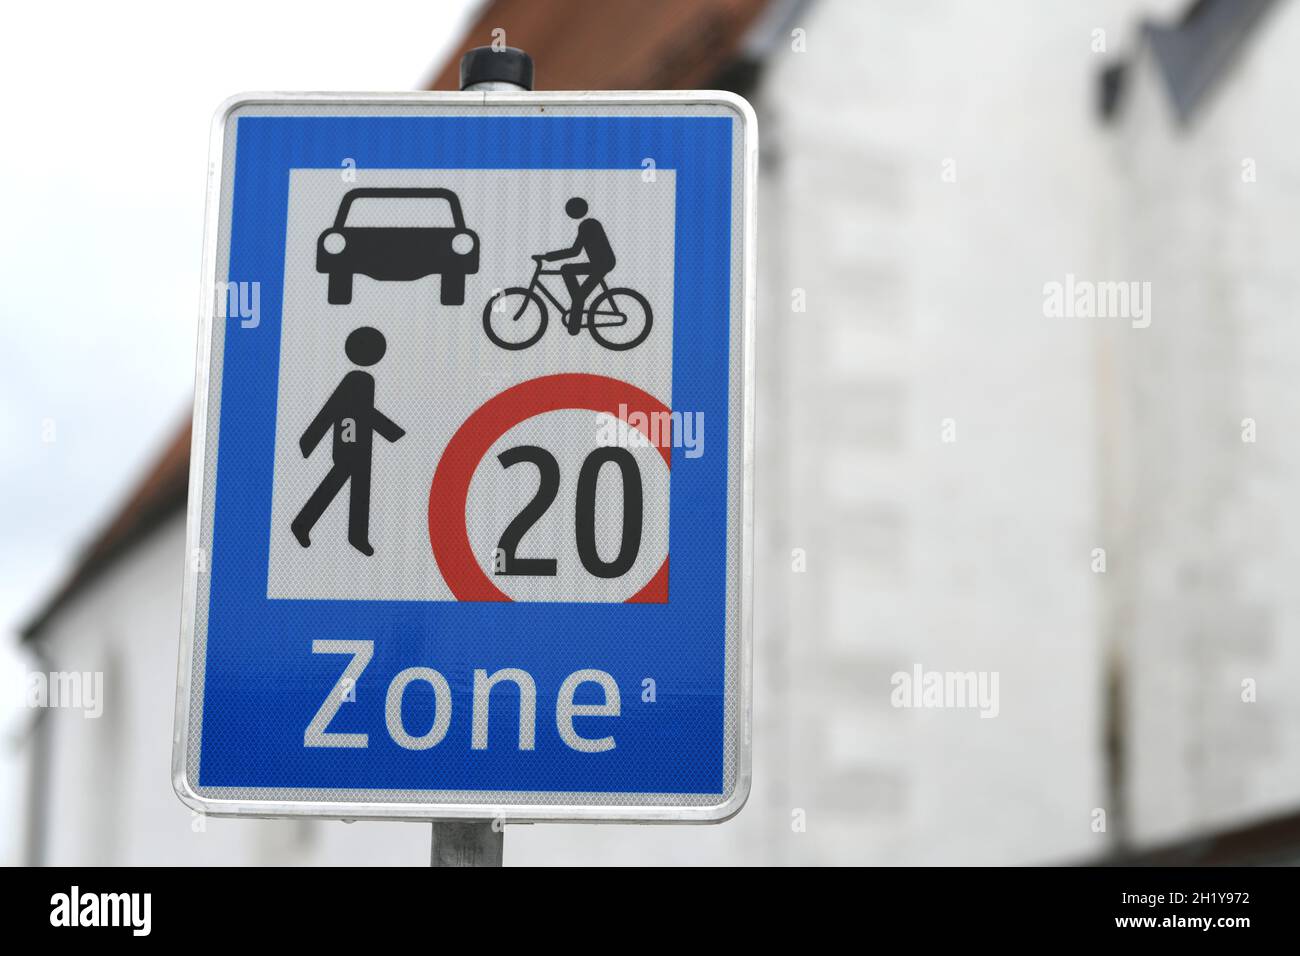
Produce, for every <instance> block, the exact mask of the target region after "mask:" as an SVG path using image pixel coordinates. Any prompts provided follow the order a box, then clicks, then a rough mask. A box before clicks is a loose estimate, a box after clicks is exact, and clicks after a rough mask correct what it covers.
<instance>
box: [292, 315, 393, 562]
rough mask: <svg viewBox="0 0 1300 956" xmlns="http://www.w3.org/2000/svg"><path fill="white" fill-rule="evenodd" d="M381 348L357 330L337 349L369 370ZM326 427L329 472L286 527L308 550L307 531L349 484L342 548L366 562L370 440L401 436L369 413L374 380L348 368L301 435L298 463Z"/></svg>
mask: <svg viewBox="0 0 1300 956" xmlns="http://www.w3.org/2000/svg"><path fill="white" fill-rule="evenodd" d="M387 347H388V346H387V343H386V342H385V341H384V336H383V333H382V332H380V331H379V330H378V329H372V328H369V327H362V328H359V329H355V330H354V331H353V332H352V334H350V335H349V336H348V338H347V342H345V343H344V346H343V350H344V351H345V352H346V353H347V356H348V358H349V359H351V360H352V361H353V362H354V363H356V364H357V365H363V366H370V365H374V364H375V363H376V362H378V361H379V360H380V359H382V358H383V357H384V352H385V350H386V349H387ZM331 428H332V429H333V430H334V467H332V468H331V469H330V470H329V474H327V475H326V476H325V478H324V480H323V481H321V483H320V486H319V487H318V488H317V489H316V490H315V491H314V492H312V495H311V497H310V498H308V499H307V503H306V504H305V505H303V506H302V511H300V512H298V517H296V518H294V519H293V523H292V524H291V525H290V527H291V528H292V530H293V536H294V537H295V538H297V539H298V543H299V544H301V545H302V546H303V547H304V548H309V547H311V537H310V535H311V529H312V527H313V526H315V524H316V522H317V521H319V520H320V516H321V515H322V514H324V513H325V509H326V508H328V507H329V504H330V502H331V501H333V500H334V497H335V496H336V495H337V494H338V493H339V492H340V491H342V490H343V486H344V485H345V484H349V483H350V486H349V488H348V543H349V544H351V545H352V547H354V548H356V549H357V550H358V551H360V552H361V553H362V554H364V555H366V556H367V557H369V556H370V555H372V554H374V553H375V549H374V548H373V547H371V546H370V467H371V456H372V451H373V448H374V435H375V433H376V432H378V433H379V435H380V437H382V438H386V439H387V440H388V441H390V442H395V441H397V440H398V439H399V438H401V437H402V436H403V435H405V434H406V432H405V430H403V429H402V428H400V427H399V426H398V425H396V424H394V423H393V421H392V420H390V419H389V418H388V417H387V416H386V415H384V413H383V412H381V411H379V409H377V408H375V378H374V376H373V375H371V374H370V373H369V372H363V371H361V370H360V369H353V370H352V371H350V372H348V373H347V374H346V375H344V376H343V381H341V382H339V385H338V388H336V389H334V394H332V395H331V396H330V397H329V399H328V400H327V401H326V402H325V406H324V407H323V408H322V409H321V410H320V411H319V412H317V414H316V417H315V418H314V419H312V422H311V424H310V425H308V426H307V430H306V431H305V432H303V433H302V438H301V439H299V441H298V447H299V448H301V449H302V456H303V457H304V458H310V457H311V453H312V452H313V451H314V450H315V449H316V446H317V445H318V444H320V440H321V439H322V438H324V437H325V433H326V432H327V431H329V430H330V429H331Z"/></svg>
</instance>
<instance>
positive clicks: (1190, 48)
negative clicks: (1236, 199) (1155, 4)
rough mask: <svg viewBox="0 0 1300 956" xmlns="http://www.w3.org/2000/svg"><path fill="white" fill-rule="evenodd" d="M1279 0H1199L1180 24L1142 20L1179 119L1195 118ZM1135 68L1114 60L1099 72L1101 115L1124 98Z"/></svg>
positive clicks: (1145, 41)
mask: <svg viewBox="0 0 1300 956" xmlns="http://www.w3.org/2000/svg"><path fill="white" fill-rule="evenodd" d="M1274 3H1275V0H1195V2H1193V3H1192V4H1191V5H1190V6H1188V7H1187V9H1186V10H1185V11H1184V13H1183V16H1182V17H1181V18H1180V19H1179V20H1178V22H1177V23H1173V24H1162V23H1151V22H1145V23H1143V24H1142V43H1143V44H1144V45H1145V46H1146V47H1147V48H1148V49H1150V51H1151V56H1152V59H1153V60H1154V61H1155V64H1156V68H1157V70H1158V71H1159V73H1160V76H1161V77H1162V79H1163V80H1164V85H1165V91H1166V92H1167V93H1168V94H1169V100H1170V104H1171V105H1172V106H1173V108H1174V113H1175V115H1176V116H1177V117H1178V119H1179V121H1180V122H1182V123H1186V122H1188V121H1190V120H1191V118H1192V116H1193V115H1194V114H1195V112H1196V110H1197V108H1198V107H1199V106H1200V105H1201V104H1202V102H1203V101H1204V100H1205V98H1206V96H1207V95H1208V94H1209V93H1210V92H1211V91H1213V90H1214V89H1215V87H1216V86H1217V85H1218V84H1219V83H1220V82H1221V81H1222V79H1223V78H1224V76H1225V75H1226V74H1227V72H1228V70H1229V68H1230V67H1231V66H1232V64H1233V63H1234V62H1235V60H1236V58H1237V56H1238V55H1239V54H1240V53H1241V51H1242V50H1243V48H1244V47H1245V45H1246V42H1247V40H1248V39H1249V38H1250V35H1251V34H1252V33H1253V32H1254V30H1255V28H1256V27H1257V26H1258V25H1259V22H1260V20H1261V19H1262V18H1263V16H1264V14H1265V13H1267V12H1268V10H1269V9H1270V8H1271V7H1272V6H1273V5H1274ZM1130 73H1131V70H1128V69H1127V64H1125V63H1119V64H1111V65H1110V66H1107V67H1106V68H1105V69H1104V70H1103V71H1102V74H1101V77H1100V80H1099V83H1100V93H1099V100H1100V107H1101V113H1102V116H1103V117H1105V118H1107V119H1110V118H1113V117H1114V116H1115V115H1116V113H1117V112H1118V110H1119V107H1120V104H1121V103H1122V102H1123V98H1124V93H1125V89H1126V86H1127V82H1128V78H1129V74H1130Z"/></svg>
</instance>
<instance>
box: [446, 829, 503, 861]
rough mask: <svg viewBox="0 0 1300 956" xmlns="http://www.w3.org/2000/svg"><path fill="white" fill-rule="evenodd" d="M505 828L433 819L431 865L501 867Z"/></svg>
mask: <svg viewBox="0 0 1300 956" xmlns="http://www.w3.org/2000/svg"><path fill="white" fill-rule="evenodd" d="M505 836H506V835H505V827H503V826H502V825H501V824H500V823H499V822H496V821H493V820H434V821H433V846H432V849H431V850H430V853H429V865H430V866H500V865H501V858H502V856H503V855H504V853H505V842H506V841H505Z"/></svg>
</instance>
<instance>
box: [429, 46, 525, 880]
mask: <svg viewBox="0 0 1300 956" xmlns="http://www.w3.org/2000/svg"><path fill="white" fill-rule="evenodd" d="M460 88H461V89H462V90H476V91H480V92H482V91H488V92H491V91H496V90H504V91H509V92H519V91H521V90H522V91H524V92H527V91H529V90H531V89H532V88H533V59H532V57H530V56H529V55H528V54H527V53H525V52H524V51H523V50H518V49H515V48H514V47H505V48H504V49H500V50H494V49H493V48H492V47H490V46H481V47H476V48H475V49H473V50H470V51H468V52H467V53H466V54H465V55H464V56H462V57H461V58H460ZM432 838H433V842H432V846H431V847H430V850H429V865H430V866H500V865H501V860H502V857H503V856H504V854H505V842H506V841H505V828H504V827H502V826H501V825H500V824H499V823H498V822H496V821H493V820H434V821H433V833H432Z"/></svg>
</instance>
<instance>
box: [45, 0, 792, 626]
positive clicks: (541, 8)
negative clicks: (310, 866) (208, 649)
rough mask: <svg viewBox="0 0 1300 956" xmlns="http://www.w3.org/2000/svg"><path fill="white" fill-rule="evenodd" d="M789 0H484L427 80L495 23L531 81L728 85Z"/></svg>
mask: <svg viewBox="0 0 1300 956" xmlns="http://www.w3.org/2000/svg"><path fill="white" fill-rule="evenodd" d="M797 6H798V4H797V3H790V2H789V0H782V2H777V3H773V4H770V3H769V0H660V2H657V3H653V4H651V3H647V2H645V0H602V2H600V3H591V2H588V0H552V2H550V3H545V4H542V3H536V2H533V0H496V2H493V3H487V4H484V5H483V7H482V9H481V11H480V12H479V15H478V16H477V18H476V19H475V20H474V22H473V24H472V25H471V26H470V28H469V30H468V31H467V33H466V36H465V39H464V41H463V42H462V43H461V45H460V46H459V47H458V48H457V49H456V50H454V51H453V52H452V54H451V56H450V57H448V59H447V62H446V63H445V64H444V66H443V68H442V69H441V71H440V72H439V73H438V74H437V76H436V78H435V79H434V80H433V82H432V84H430V86H429V89H442V90H446V89H456V88H457V83H458V70H459V63H460V57H461V54H462V53H463V52H464V51H465V50H467V49H469V48H470V47H475V46H487V45H489V44H490V43H491V42H492V40H493V34H492V31H493V30H494V29H498V28H499V29H503V30H505V31H506V32H505V36H506V42H508V43H509V44H510V45H511V46H517V47H522V48H523V49H525V50H527V51H528V52H529V53H530V54H531V55H532V57H533V59H534V61H535V62H536V63H537V86H538V89H551V90H557V89H558V90H565V89H597V90H599V89H608V90H618V89H631V90H636V89H642V90H652V89H690V88H694V87H709V86H713V87H717V86H723V87H724V88H731V89H735V88H737V85H738V83H739V80H738V79H737V77H745V78H751V77H752V70H750V69H746V68H744V66H743V64H744V63H745V62H746V61H747V60H748V59H749V58H750V57H752V56H754V55H756V54H757V53H759V52H762V51H756V50H755V49H754V48H753V47H752V45H750V46H747V45H746V43H747V39H748V38H749V37H750V30H751V28H752V27H754V26H755V24H756V22H757V21H759V19H760V15H761V14H762V13H764V11H765V10H768V9H769V7H771V8H775V9H777V10H778V12H779V11H780V10H785V11H786V15H787V16H788V15H789V13H790V12H791V11H792V10H793V9H795V8H797ZM189 453H190V426H189V425H188V424H187V425H186V426H185V427H184V428H182V429H181V430H180V431H179V432H178V433H177V434H176V435H175V436H174V437H173V438H172V440H171V442H170V443H169V444H168V446H167V450H166V451H165V452H164V453H163V455H162V456H161V458H159V459H158V461H157V462H156V463H155V464H154V465H153V467H152V468H151V469H150V470H149V471H148V473H147V474H146V476H145V478H144V480H143V481H141V483H140V484H139V485H138V486H136V488H135V490H134V491H133V492H132V493H131V495H130V497H129V498H128V499H127V501H126V503H125V504H124V505H123V506H122V507H121V508H120V509H119V510H118V511H117V513H116V514H115V515H114V517H113V518H112V520H111V521H109V523H108V524H107V526H106V527H104V529H103V530H102V531H100V533H99V534H98V535H97V536H96V537H95V538H94V539H93V541H92V542H91V544H90V546H89V547H88V548H86V550H85V551H84V552H83V553H82V554H81V556H80V558H79V559H78V561H77V563H76V566H75V567H74V569H73V571H72V574H71V575H70V576H69V577H68V579H67V580H66V581H64V583H63V584H62V586H61V587H60V588H59V589H58V590H57V591H56V592H55V593H54V595H53V596H52V597H51V598H50V599H49V600H48V601H47V602H46V603H45V604H44V605H43V606H42V607H41V609H40V611H39V612H38V613H37V614H36V615H35V617H34V618H33V619H32V620H31V622H30V623H28V624H27V625H26V626H25V627H24V628H23V629H22V636H23V637H24V639H26V638H31V637H34V636H37V635H38V634H39V633H40V631H41V629H42V628H43V627H44V626H45V624H46V623H47V622H48V621H49V620H50V618H52V617H53V616H54V615H55V614H56V613H57V612H58V611H59V609H60V608H62V607H63V606H64V605H65V604H67V603H68V601H70V600H71V599H72V598H73V597H74V596H75V595H76V594H78V593H79V592H80V591H81V590H82V589H83V588H84V587H86V585H88V584H89V583H90V582H91V581H93V580H94V579H95V578H96V577H98V576H99V575H100V574H101V573H102V572H103V571H104V569H105V568H107V567H108V566H110V565H111V564H112V562H113V561H115V560H116V559H117V558H119V557H120V556H121V555H122V554H123V553H125V552H126V551H127V550H128V549H130V548H131V547H132V546H133V545H135V544H136V543H137V542H139V541H140V540H142V539H143V538H144V537H145V536H146V535H147V534H148V533H149V532H150V531H152V530H153V529H154V528H156V527H157V526H158V525H159V524H161V523H162V522H163V521H164V520H165V519H166V518H167V517H169V516H170V515H172V514H174V513H175V512H177V511H182V510H184V508H185V498H186V491H187V487H188V480H189V479H188V476H189Z"/></svg>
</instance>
